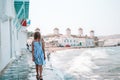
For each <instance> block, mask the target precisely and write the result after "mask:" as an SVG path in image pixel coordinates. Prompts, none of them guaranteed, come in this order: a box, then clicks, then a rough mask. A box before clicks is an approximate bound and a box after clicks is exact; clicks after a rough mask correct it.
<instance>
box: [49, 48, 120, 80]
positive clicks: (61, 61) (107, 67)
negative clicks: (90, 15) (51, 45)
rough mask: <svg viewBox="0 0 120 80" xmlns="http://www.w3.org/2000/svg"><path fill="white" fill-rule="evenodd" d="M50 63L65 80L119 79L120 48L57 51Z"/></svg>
mask: <svg viewBox="0 0 120 80" xmlns="http://www.w3.org/2000/svg"><path fill="white" fill-rule="evenodd" d="M51 62H52V65H53V67H55V68H57V69H59V70H60V71H61V72H62V74H63V75H64V77H65V80H119V79H120V47H105V48H92V49H80V50H66V51H58V52H56V54H52V55H51Z"/></svg>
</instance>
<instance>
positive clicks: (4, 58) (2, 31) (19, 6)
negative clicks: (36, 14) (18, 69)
mask: <svg viewBox="0 0 120 80" xmlns="http://www.w3.org/2000/svg"><path fill="white" fill-rule="evenodd" d="M25 3H27V4H25ZM25 5H26V6H25ZM23 6H24V7H23ZM26 7H27V8H26ZM28 7H29V0H0V72H1V71H2V70H3V69H4V68H5V67H6V66H7V65H8V64H9V62H11V61H12V60H13V59H15V58H16V56H19V55H20V54H21V50H22V49H23V48H26V40H27V36H26V35H27V33H26V30H25V28H23V27H22V26H24V25H22V24H21V20H22V19H27V18H28V10H26V12H24V11H23V9H29V8H28ZM23 13H24V17H23ZM26 15H27V17H26ZM23 29H24V30H25V31H23Z"/></svg>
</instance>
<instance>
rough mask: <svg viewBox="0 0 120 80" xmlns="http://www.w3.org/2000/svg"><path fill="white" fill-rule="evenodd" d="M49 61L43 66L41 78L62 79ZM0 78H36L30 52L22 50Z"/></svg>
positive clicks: (24, 79)
mask: <svg viewBox="0 0 120 80" xmlns="http://www.w3.org/2000/svg"><path fill="white" fill-rule="evenodd" d="M50 65H51V64H50V62H49V61H47V64H46V65H45V66H44V70H43V80H64V78H63V77H62V76H61V75H59V74H58V73H59V72H58V71H57V70H55V69H54V68H52V67H51V66H50ZM0 80H36V71H35V64H34V62H32V59H31V53H30V52H28V51H27V52H24V54H23V55H22V56H21V57H19V58H18V59H16V60H14V61H13V63H12V64H10V65H9V66H8V67H7V68H6V69H5V71H4V72H3V74H2V75H0Z"/></svg>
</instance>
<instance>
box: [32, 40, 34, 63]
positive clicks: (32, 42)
mask: <svg viewBox="0 0 120 80" xmlns="http://www.w3.org/2000/svg"><path fill="white" fill-rule="evenodd" d="M33 42H34V41H33ZM33 42H32V60H33V61H34V45H33Z"/></svg>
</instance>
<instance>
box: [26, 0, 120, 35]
mask: <svg viewBox="0 0 120 80" xmlns="http://www.w3.org/2000/svg"><path fill="white" fill-rule="evenodd" d="M29 18H30V20H31V26H29V28H28V30H29V31H34V29H35V28H36V27H39V28H40V30H41V33H42V34H43V35H46V34H49V33H52V32H53V29H54V28H55V27H57V28H59V31H60V33H62V34H65V30H66V28H68V27H69V28H70V29H71V31H72V32H71V33H72V34H78V28H80V27H81V28H83V33H84V35H86V34H87V35H89V31H90V30H94V31H95V35H96V36H100V35H112V34H120V0H30V12H29Z"/></svg>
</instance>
